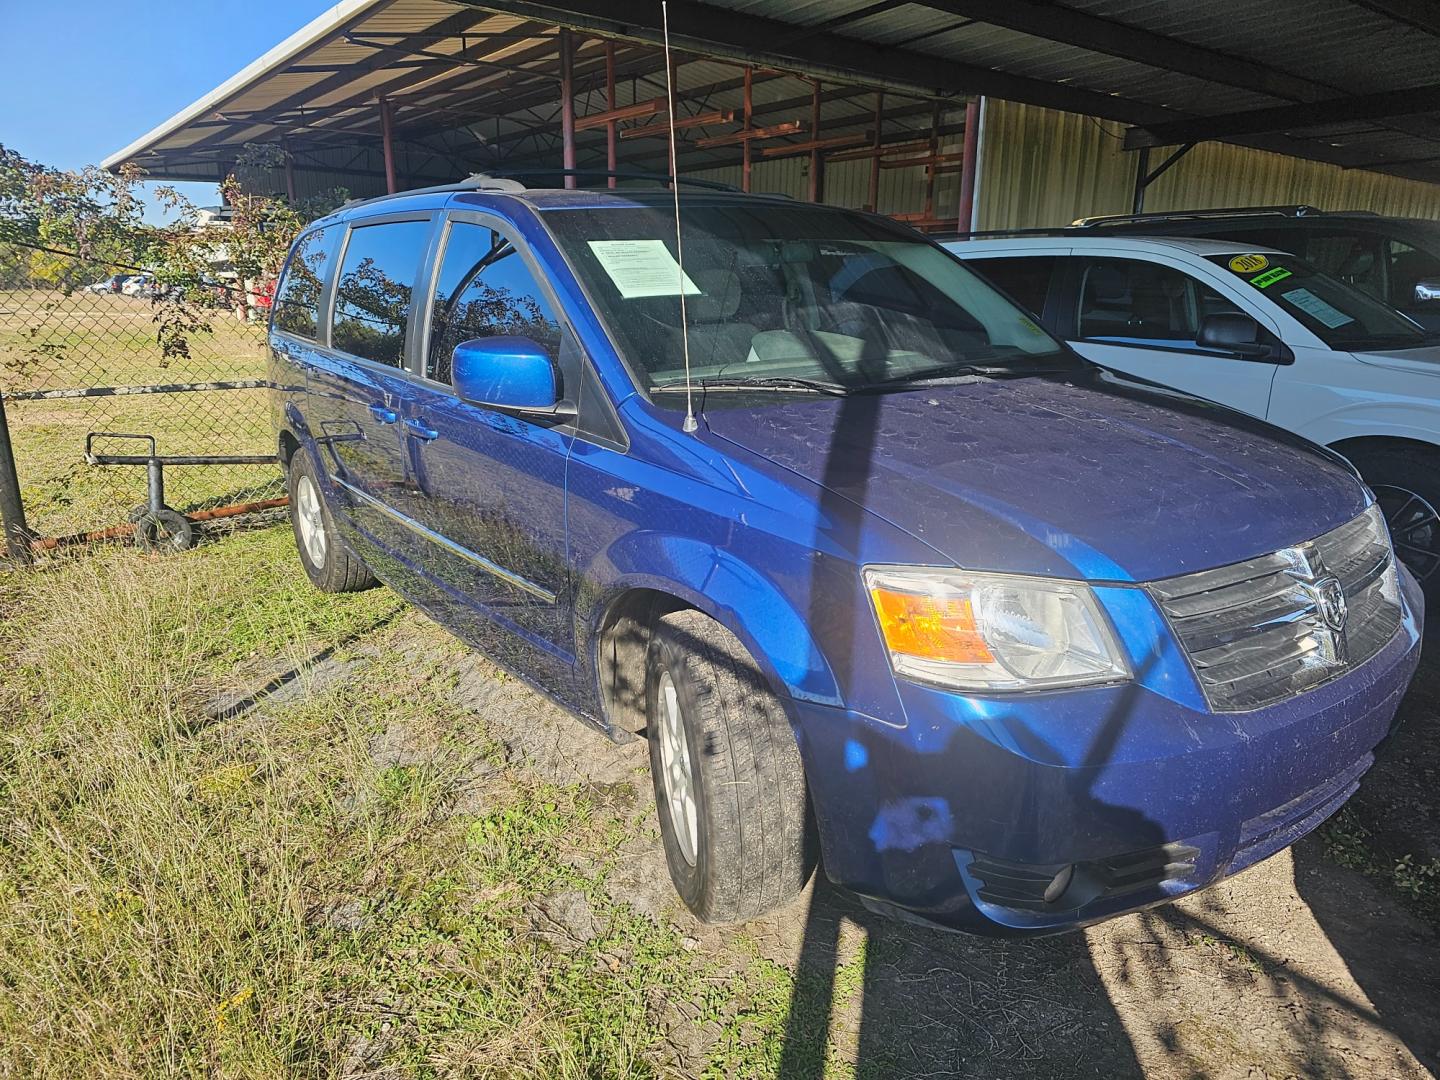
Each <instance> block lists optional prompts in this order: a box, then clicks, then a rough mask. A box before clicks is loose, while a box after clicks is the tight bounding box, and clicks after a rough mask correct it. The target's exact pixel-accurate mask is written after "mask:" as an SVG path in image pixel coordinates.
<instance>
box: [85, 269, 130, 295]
mask: <svg viewBox="0 0 1440 1080" xmlns="http://www.w3.org/2000/svg"><path fill="white" fill-rule="evenodd" d="M128 276H129V275H128V274H111V275H110V276H109V277H107V278H103V279H101V280H100V281H96V282H93V283H92V284H90V285H86V286H85V291H86V292H92V293H113V292H119V291H120V286H121V285H123V284H124V283H125V279H126V278H127V277H128Z"/></svg>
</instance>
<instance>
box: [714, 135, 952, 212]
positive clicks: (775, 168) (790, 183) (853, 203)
mask: <svg viewBox="0 0 1440 1080" xmlns="http://www.w3.org/2000/svg"><path fill="white" fill-rule="evenodd" d="M960 149H961V143H960V141H959V140H949V139H942V140H941V141H940V152H941V153H945V154H948V153H958V152H959V151H960ZM686 175H687V176H693V177H695V178H697V179H701V180H718V181H720V182H721V183H722V184H733V185H735V186H736V187H739V186H740V166H739V165H730V166H725V167H724V168H720V169H704V170H701V171H698V172H688V173H686ZM809 179H810V158H809V157H808V156H807V155H797V156H796V157H786V158H776V159H772V160H770V161H756V162H755V163H754V164H753V165H752V166H751V170H750V186H751V189H752V190H753V191H755V192H773V193H777V194H781V195H789V196H790V197H791V198H794V199H803V198H805V195H806V192H807V191H808V190H809ZM879 194H880V207H879V209H880V212H881V213H882V214H907V213H919V212H920V211H922V210H924V209H925V170H924V169H923V168H919V167H915V166H912V167H910V168H904V169H881V170H880V193H879ZM869 197H870V162H868V161H865V160H863V159H862V160H859V161H833V162H828V163H827V164H826V165H825V201H826V202H827V203H829V204H831V205H832V206H847V207H852V208H858V207H862V206H864V205H865V203H866V202H867V201H868V200H869ZM959 200H960V174H959V173H958V172H954V171H952V172H942V173H941V174H940V176H939V177H938V178H937V179H936V181H935V213H936V214H937V215H940V216H945V215H947V214H948V215H953V214H954V213H955V208H956V206H957V204H958V203H959Z"/></svg>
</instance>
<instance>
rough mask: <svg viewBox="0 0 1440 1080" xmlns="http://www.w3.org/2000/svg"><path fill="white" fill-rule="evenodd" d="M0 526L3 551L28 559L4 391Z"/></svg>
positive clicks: (0, 399) (18, 560) (19, 561)
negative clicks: (2, 528) (2, 536)
mask: <svg viewBox="0 0 1440 1080" xmlns="http://www.w3.org/2000/svg"><path fill="white" fill-rule="evenodd" d="M0 526H3V527H4V530H5V551H6V553H7V554H8V555H9V556H10V559H11V560H12V561H13V562H14V563H15V564H16V565H18V566H28V565H29V563H30V529H29V528H28V527H27V526H26V524H25V503H24V502H23V501H22V500H21V498H20V475H19V473H17V472H16V471H15V451H14V449H13V448H12V447H11V445H10V426H9V424H7V423H6V421H5V395H4V394H0Z"/></svg>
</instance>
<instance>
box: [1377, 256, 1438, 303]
mask: <svg viewBox="0 0 1440 1080" xmlns="http://www.w3.org/2000/svg"><path fill="white" fill-rule="evenodd" d="M1385 244H1386V249H1387V254H1388V256H1389V260H1390V267H1389V269H1390V305H1391V306H1392V307H1397V308H1400V309H1401V310H1402V311H1403V310H1406V309H1409V308H1414V307H1415V306H1416V303H1417V301H1416V299H1415V286H1416V285H1418V284H1419V283H1420V282H1422V281H1440V259H1437V258H1436V257H1435V256H1434V255H1431V254H1430V253H1429V252H1428V251H1421V250H1420V249H1419V248H1415V247H1411V246H1410V245H1409V244H1407V243H1404V242H1403V241H1400V240H1387V241H1386V242H1385ZM1422 302H1423V301H1422ZM1432 302H1433V301H1432Z"/></svg>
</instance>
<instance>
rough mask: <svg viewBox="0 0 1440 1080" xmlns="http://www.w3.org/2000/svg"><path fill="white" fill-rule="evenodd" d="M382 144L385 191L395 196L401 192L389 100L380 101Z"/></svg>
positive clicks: (382, 99)
mask: <svg viewBox="0 0 1440 1080" xmlns="http://www.w3.org/2000/svg"><path fill="white" fill-rule="evenodd" d="M380 144H381V149H382V150H383V151H384V154H385V190H386V192H387V193H389V194H391V195H394V194H395V192H397V191H399V190H400V185H399V184H398V183H397V182H396V180H395V132H394V117H393V116H392V115H391V107H390V101H389V99H388V98H383V97H382V98H381V99H380Z"/></svg>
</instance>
